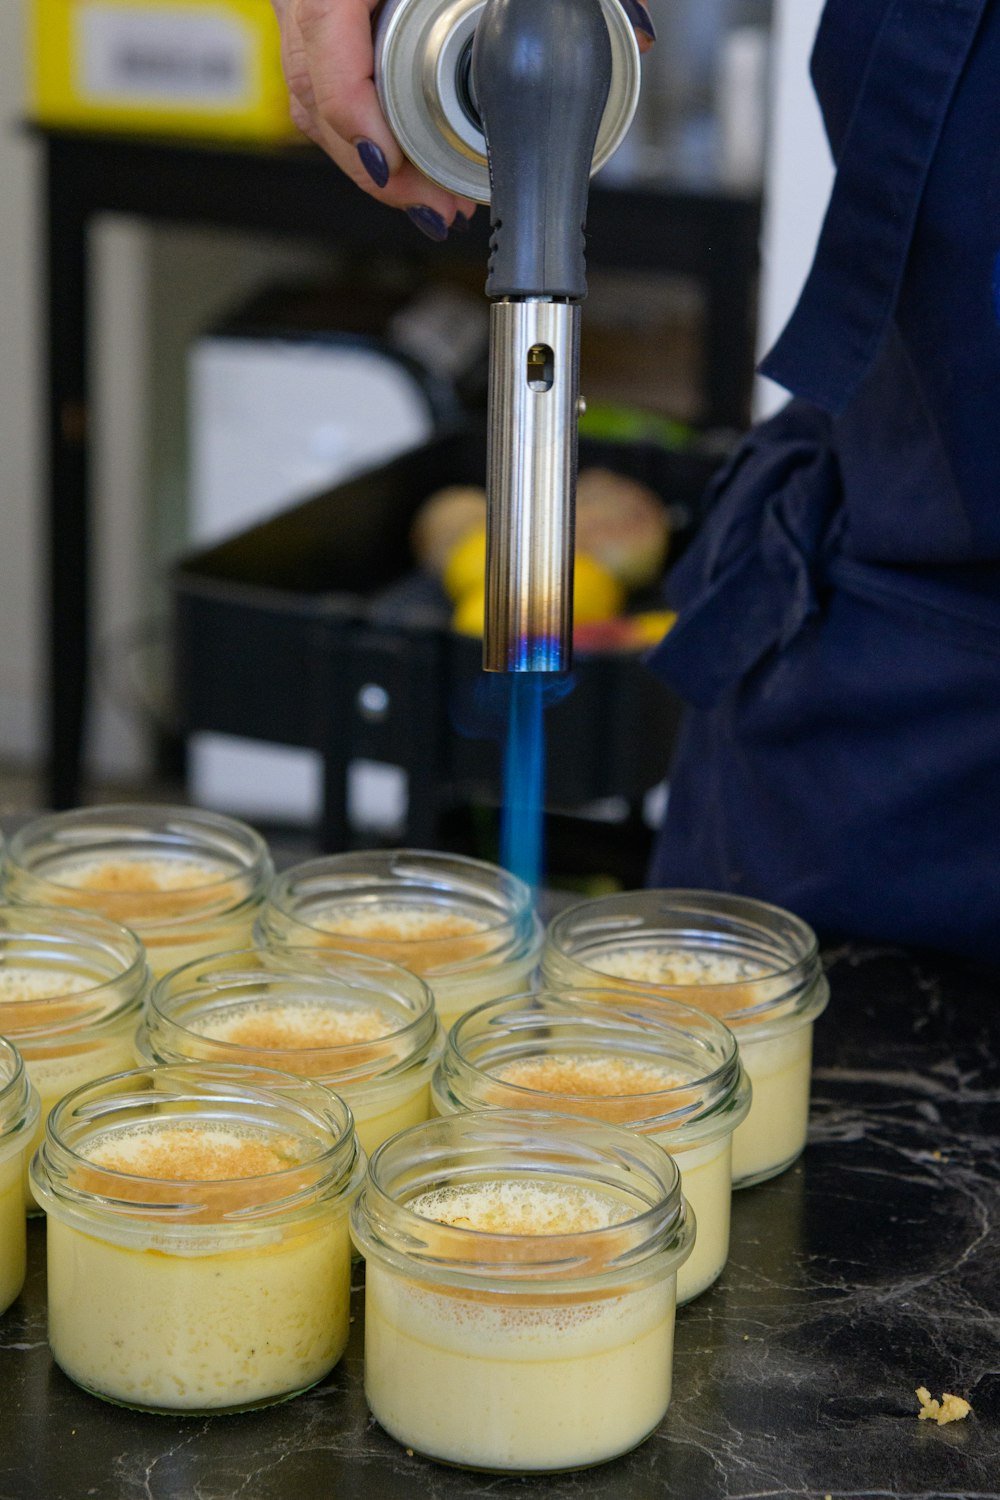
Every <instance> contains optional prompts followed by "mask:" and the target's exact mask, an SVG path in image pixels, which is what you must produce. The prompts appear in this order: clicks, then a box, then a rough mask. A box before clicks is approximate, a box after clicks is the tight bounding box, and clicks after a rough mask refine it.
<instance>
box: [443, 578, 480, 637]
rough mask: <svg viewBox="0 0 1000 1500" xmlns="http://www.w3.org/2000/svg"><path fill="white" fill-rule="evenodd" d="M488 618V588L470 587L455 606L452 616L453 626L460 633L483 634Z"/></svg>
mask: <svg viewBox="0 0 1000 1500" xmlns="http://www.w3.org/2000/svg"><path fill="white" fill-rule="evenodd" d="M485 618H486V589H485V586H483V587H480V588H478V589H475V588H474V589H470V590H469V592H468V593H467V594H464V595H463V596H462V598H461V599H460V600H459V601H458V604H457V605H456V606H455V613H454V614H453V615H452V617H451V628H452V630H457V631H458V633H459V635H482V633H483V622H484V620H485Z"/></svg>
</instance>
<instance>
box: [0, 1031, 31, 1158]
mask: <svg viewBox="0 0 1000 1500" xmlns="http://www.w3.org/2000/svg"><path fill="white" fill-rule="evenodd" d="M40 1111H41V1106H40V1103H39V1098H38V1093H37V1091H36V1090H35V1088H34V1087H33V1086H32V1083H31V1079H30V1078H29V1077H28V1070H27V1068H26V1067H25V1065H24V1058H23V1057H22V1056H21V1054H20V1052H19V1051H18V1049H17V1047H16V1046H15V1044H14V1043H13V1042H12V1041H10V1040H9V1039H8V1038H7V1037H0V1152H3V1154H4V1155H5V1156H6V1154H7V1151H8V1149H9V1147H10V1146H11V1144H12V1143H13V1142H14V1141H15V1140H16V1139H17V1138H18V1137H20V1139H21V1140H22V1141H23V1142H24V1143H25V1145H27V1144H28V1143H29V1142H30V1141H31V1139H32V1137H33V1135H34V1130H35V1126H36V1124H37V1122H38V1116H39V1113H40Z"/></svg>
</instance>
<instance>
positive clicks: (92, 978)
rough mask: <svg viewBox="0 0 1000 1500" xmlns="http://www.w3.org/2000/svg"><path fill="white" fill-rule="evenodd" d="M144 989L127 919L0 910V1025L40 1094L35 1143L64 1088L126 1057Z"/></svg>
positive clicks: (26, 1197) (123, 1064)
mask: <svg viewBox="0 0 1000 1500" xmlns="http://www.w3.org/2000/svg"><path fill="white" fill-rule="evenodd" d="M148 990H149V971H148V968H147V966H146V960H145V956H144V954H143V951H142V947H141V945H140V943H139V941H138V939H137V938H136V937H135V936H134V935H133V934H132V933H130V932H128V931H126V929H125V928H123V927H119V926H117V925H116V924H115V923H113V922H107V921H104V920H103V919H102V918H99V917H94V916H90V915H88V914H86V913H83V912H67V911H60V910H58V909H54V908H45V907H29V906H23V907H20V906H14V907H5V908H2V909H0V1033H2V1034H4V1035H5V1036H8V1037H10V1038H11V1039H12V1040H13V1041H15V1042H16V1043H17V1045H18V1047H19V1049H20V1052H21V1055H22V1057H23V1058H24V1062H25V1066H26V1067H27V1070H28V1075H29V1077H30V1078H31V1081H32V1083H33V1084H34V1086H35V1088H36V1090H37V1091H38V1094H39V1096H40V1099H41V1112H40V1115H39V1118H38V1122H37V1127H36V1132H35V1137H34V1139H33V1141H32V1143H31V1149H32V1150H33V1149H34V1148H35V1146H37V1145H38V1143H39V1141H40V1140H41V1138H42V1134H43V1132H44V1129H45V1121H46V1119H47V1118H48V1115H49V1113H50V1111H51V1110H52V1108H53V1107H54V1106H55V1105H56V1104H57V1103H58V1102H59V1100H60V1099H62V1098H63V1097H64V1095H66V1094H68V1093H70V1092H71V1090H73V1089H75V1088H79V1087H80V1085H82V1084H84V1083H88V1082H89V1081H90V1080H91V1079H93V1078H100V1077H102V1076H104V1075H105V1074H108V1073H116V1072H120V1071H121V1070H122V1069H123V1068H128V1067H131V1066H132V1062H133V1052H132V1037H133V1034H134V1032H135V1026H136V1021H137V1020H138V1017H139V1014H140V1011H141V1009H142V1005H143V1003H144V1001H145V998H146V995H147V994H148ZM29 1156H30V1152H29ZM23 1175H24V1185H23V1188H22V1201H23V1204H24V1205H25V1206H26V1207H27V1208H28V1210H29V1212H31V1211H33V1210H34V1209H35V1207H36V1205H35V1202H34V1199H33V1197H32V1196H31V1191H30V1186H29V1184H28V1180H27V1172H26V1171H25V1173H24V1174H23Z"/></svg>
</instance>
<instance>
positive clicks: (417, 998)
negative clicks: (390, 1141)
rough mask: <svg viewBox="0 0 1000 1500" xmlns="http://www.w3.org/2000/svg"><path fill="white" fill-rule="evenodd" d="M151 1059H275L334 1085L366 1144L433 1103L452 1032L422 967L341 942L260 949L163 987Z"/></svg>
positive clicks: (152, 1023)
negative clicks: (347, 948)
mask: <svg viewBox="0 0 1000 1500" xmlns="http://www.w3.org/2000/svg"><path fill="white" fill-rule="evenodd" d="M135 1045H136V1054H137V1058H138V1061H139V1062H141V1063H179V1062H187V1061H191V1062H194V1061H199V1060H210V1061H216V1062H230V1063H245V1064H250V1065H252V1066H255V1067H262V1068H277V1069H280V1070H281V1071H283V1072H286V1073H295V1074H297V1075H298V1076H299V1077H302V1078H311V1079H314V1080H315V1081H316V1082H317V1083H323V1084H326V1085H327V1087H328V1088H332V1089H335V1090H336V1091H337V1093H338V1094H340V1095H341V1097H342V1098H343V1099H344V1100H345V1101H346V1103H347V1104H348V1105H350V1108H351V1112H352V1114H353V1115H354V1122H355V1126H356V1128H357V1132H358V1139H359V1140H360V1142H361V1145H362V1147H363V1148H364V1150H365V1151H367V1152H371V1151H374V1149H375V1147H376V1146H380V1145H381V1144H382V1142H383V1141H384V1140H385V1139H386V1138H387V1137H388V1136H390V1135H395V1134H396V1131H397V1130H404V1129H405V1128H406V1127H407V1126H409V1125H417V1124H419V1123H420V1122H421V1121H422V1120H426V1119H427V1118H428V1116H429V1115H430V1113H431V1075H432V1074H433V1072H434V1069H435V1067H436V1066H437V1064H438V1061H439V1059H440V1057H441V1052H442V1049H443V1047H444V1036H443V1034H442V1032H441V1028H440V1026H439V1025H438V1021H437V1016H436V1014H435V1012H434V999H433V996H432V995H431V992H430V990H429V989H428V988H427V986H426V985H425V984H424V982H423V980H421V979H418V978H417V976H416V975H415V974H410V973H408V972H407V970H405V969H401V968H400V967H399V966H398V964H390V963H387V962H386V961H385V959H382V958H372V957H370V956H369V955H366V954H360V953H343V952H340V951H338V950H337V949H336V948H328V949H316V948H304V949H294V948H290V949H286V950H283V951H282V952H280V953H270V952H268V951H267V950H265V949H260V948H254V949H247V950H242V951H240V952H236V953H223V954H219V955H218V956H217V957H214V958H203V959H199V960H198V962H197V963H193V964H185V966H184V967H183V968H181V969H175V970H174V972H173V973H172V974H168V975H166V976H165V977H164V978H163V979H161V980H160V981H159V983H158V984H157V985H156V986H155V988H154V990H153V994H152V997H151V999H150V1003H149V1006H148V1007H147V1010H146V1013H145V1016H144V1018H143V1020H142V1023H141V1025H140V1027H139V1031H138V1033H137V1036H136V1044H135Z"/></svg>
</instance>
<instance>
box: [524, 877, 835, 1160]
mask: <svg viewBox="0 0 1000 1500" xmlns="http://www.w3.org/2000/svg"><path fill="white" fill-rule="evenodd" d="M542 973H543V977H544V978H545V980H546V982H548V983H551V984H553V985H561V984H576V985H580V984H588V983H589V984H600V983H606V982H607V980H608V979H612V980H617V981H619V982H620V983H621V985H622V987H623V988H624V989H627V990H628V991H630V992H631V991H632V990H633V989H642V990H644V991H646V992H647V993H648V992H649V991H650V990H651V989H655V990H656V991H657V992H658V993H660V994H663V995H665V996H669V997H672V998H674V999H677V1000H682V1001H684V1002H685V1003H687V1004H689V1005H692V1006H696V1007H698V1008H700V1009H703V1010H705V1011H707V1012H709V1013H711V1014H713V1015H716V1016H718V1017H719V1018H720V1019H722V1020H724V1021H725V1022H726V1024H727V1025H728V1026H729V1027H730V1028H731V1029H732V1030H733V1032H734V1033H735V1035H736V1038H737V1041H738V1043H739V1048H740V1054H741V1056H742V1058H743V1063H744V1066H745V1068H746V1071H747V1073H748V1074H749V1076H750V1079H751V1082H752V1085H753V1105H752V1107H751V1109H750V1113H749V1115H748V1116H747V1118H746V1120H745V1121H744V1122H743V1124H742V1125H740V1126H739V1128H738V1129H737V1131H736V1133H735V1136H734V1137H733V1185H734V1187H747V1186H750V1185H752V1184H753V1183H756V1182H762V1181H764V1180H766V1179H767V1178H769V1177H773V1176H776V1175H777V1174H778V1173H779V1172H782V1171H784V1170H785V1169H786V1168H787V1167H789V1166H790V1165H791V1164H792V1162H794V1161H795V1160H796V1158H797V1157H798V1156H799V1155H800V1154H801V1152H802V1149H803V1147H804V1146H805V1141H806V1131H807V1127H808V1118H809V1095H810V1074H811V1063H812V1031H813V1023H814V1022H815V1020H816V1018H817V1016H819V1015H820V1014H821V1013H822V1011H823V1010H824V1008H825V1006H826V1004H827V1001H828V999H829V993H830V991H829V985H828V984H827V981H826V979H825V977H824V975H823V972H822V967H821V965H820V960H819V952H818V947H817V943H816V938H815V934H814V933H813V932H812V929H811V928H809V927H808V926H807V924H806V923H804V922H802V921H800V920H799V919H798V918H797V917H794V916H793V915H792V914H791V913H790V912H786V911H783V910H782V909H781V908H779V907H774V906H769V905H767V903H765V902H761V901H753V900H750V899H748V898H745V897H736V896H724V895H721V894H718V893H715V892H701V891H636V892H628V893H625V894H624V895H621V896H613V897H605V898H601V899H600V900H597V901H592V902H584V903H581V904H580V905H579V906H576V907H573V908H571V909H570V910H569V911H567V912H563V913H561V914H560V915H559V916H558V917H557V918H556V919H555V920H554V921H553V923H552V924H551V926H550V929H549V933H548V935H547V938H546V947H545V952H544V954H543V958H542Z"/></svg>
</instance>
